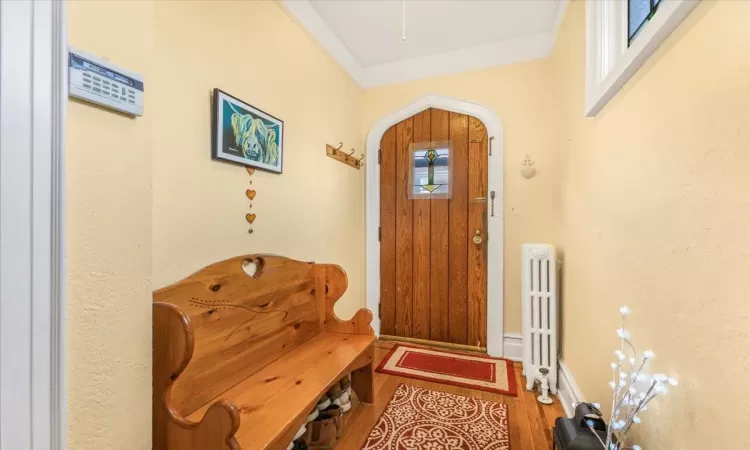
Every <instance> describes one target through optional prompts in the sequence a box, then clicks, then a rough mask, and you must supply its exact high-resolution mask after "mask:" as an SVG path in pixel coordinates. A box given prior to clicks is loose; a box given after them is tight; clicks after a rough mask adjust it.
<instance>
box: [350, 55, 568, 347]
mask: <svg viewBox="0 0 750 450" xmlns="http://www.w3.org/2000/svg"><path fill="white" fill-rule="evenodd" d="M427 94H438V95H444V96H447V97H455V98H459V99H461V100H466V101H472V102H477V103H481V104H483V105H485V106H487V107H489V108H491V109H493V110H494V111H495V112H496V113H497V114H498V116H499V117H500V120H501V121H502V122H503V127H504V134H505V138H504V142H503V146H504V156H503V163H504V165H505V175H504V186H503V189H504V197H505V204H504V208H503V209H504V211H503V214H504V216H503V220H504V226H505V236H504V241H503V245H504V247H505V249H504V258H505V260H504V265H505V274H504V275H505V280H504V282H505V289H504V292H505V299H504V301H505V305H504V313H505V314H504V322H505V324H504V325H505V326H504V331H505V332H506V333H509V332H510V333H514V332H515V333H520V331H521V244H523V243H525V242H549V243H554V242H555V241H556V239H557V234H556V232H557V230H558V228H559V227H558V223H559V221H560V219H559V202H558V195H557V189H558V187H559V174H560V170H559V163H558V161H557V159H558V158H559V151H558V149H557V147H555V144H556V142H555V140H554V137H555V128H554V127H555V122H554V121H553V119H554V117H553V110H552V108H551V107H550V106H551V105H552V104H553V103H552V101H551V98H552V84H551V79H550V70H549V63H548V62H546V61H534V62H528V63H521V64H514V65H511V66H505V67H499V68H492V69H485V70H480V71H475V72H467V73H462V74H457V75H449V76H444V77H438V78H430V79H426V80H419V81H414V82H409V83H405V84H399V85H393V86H384V87H380V88H375V89H370V90H367V91H366V92H365V94H364V100H363V106H362V108H363V110H362V123H363V130H362V131H363V134H364V135H366V134H367V132H368V131H369V130H370V128H371V127H372V125H373V124H374V123H375V122H376V121H378V120H380V119H381V118H383V117H385V116H387V115H390V114H392V113H393V112H395V111H397V110H399V109H400V108H402V107H403V106H405V105H407V104H409V103H411V102H412V101H414V100H416V99H418V98H420V97H422V96H424V95H427ZM526 154H529V155H530V156H531V159H532V160H534V161H535V162H536V165H535V167H536V169H537V175H536V176H535V177H534V178H531V179H525V178H523V177H522V176H521V173H520V170H521V163H522V162H523V160H524V157H525V156H526ZM492 161H496V160H492V159H491V162H490V164H492ZM498 210H499V208H496V212H497V211H498ZM492 242H493V241H492V237H490V244H489V245H493V244H492ZM494 242H497V241H494ZM488 275H489V276H490V277H491V276H496V275H495V274H491V273H490V274H488ZM488 300H489V301H493V299H488Z"/></svg>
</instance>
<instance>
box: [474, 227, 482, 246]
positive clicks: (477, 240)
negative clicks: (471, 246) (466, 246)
mask: <svg viewBox="0 0 750 450" xmlns="http://www.w3.org/2000/svg"><path fill="white" fill-rule="evenodd" d="M471 240H472V241H474V243H475V244H476V245H481V244H482V232H481V231H480V230H479V229H478V228H477V231H476V234H475V235H474V237H473V238H472V239H471Z"/></svg>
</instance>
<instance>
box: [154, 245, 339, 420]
mask: <svg viewBox="0 0 750 450" xmlns="http://www.w3.org/2000/svg"><path fill="white" fill-rule="evenodd" d="M243 266H245V267H247V268H249V269H250V270H248V272H250V273H252V272H253V270H252V269H253V268H254V269H255V273H254V275H253V276H251V275H248V273H247V272H246V270H245V269H243ZM339 271H340V269H339ZM340 272H341V276H342V277H343V289H346V275H345V274H344V273H343V271H340ZM325 277H326V272H325V266H316V265H315V264H313V263H307V262H300V261H295V260H292V259H288V258H284V257H281V256H273V255H247V256H241V257H237V258H232V259H228V260H226V261H222V262H218V263H216V264H212V265H210V266H208V267H206V268H204V269H202V270H200V271H198V272H196V273H194V274H193V275H191V276H189V277H188V278H186V279H184V280H182V281H179V282H177V283H175V284H172V285H170V286H167V287H165V288H162V289H159V290H158V291H155V292H154V302H163V303H171V304H173V305H175V306H177V307H178V308H179V309H180V310H182V311H183V312H184V313H185V314H186V315H187V317H188V318H189V322H190V324H189V326H188V327H187V330H188V333H190V331H192V341H193V354H192V358H190V362H189V364H187V367H186V368H185V370H184V372H182V374H181V375H180V376H179V377H178V378H177V380H175V382H174V385H173V386H172V389H171V398H170V399H169V404H170V405H171V406H172V407H173V408H175V410H176V411H177V412H179V413H180V414H181V415H183V416H187V415H189V414H190V413H192V412H194V411H195V410H197V409H198V408H200V407H201V406H203V405H204V404H206V403H207V402H209V401H210V400H212V399H214V398H215V397H217V396H218V395H220V394H221V393H222V392H224V391H226V390H227V389H229V388H231V387H232V386H234V385H236V384H237V383H239V382H240V381H242V380H244V379H245V378H247V377H248V376H250V375H252V374H253V373H255V372H257V371H258V370H260V369H261V368H263V367H264V366H266V365H268V364H269V363H271V362H272V361H274V360H276V359H277V358H279V357H280V356H281V355H283V354H284V353H286V352H288V351H289V350H291V349H293V348H294V347H296V346H298V345H300V344H301V343H303V342H304V341H306V340H308V339H310V338H311V337H313V336H314V335H316V334H318V333H320V332H321V330H322V328H323V326H324V325H323V322H324V320H325V311H324V309H325V306H324V305H325V291H326V289H327V285H326V282H325ZM337 284H342V283H337ZM340 288H341V287H340V286H337V289H340ZM155 339H156V337H155ZM187 340H189V339H187ZM175 351H178V350H175ZM156 356H157V355H155V357H156Z"/></svg>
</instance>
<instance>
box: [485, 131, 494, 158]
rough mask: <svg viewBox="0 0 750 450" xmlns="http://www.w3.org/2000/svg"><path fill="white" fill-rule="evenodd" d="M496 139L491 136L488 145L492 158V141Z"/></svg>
mask: <svg viewBox="0 0 750 450" xmlns="http://www.w3.org/2000/svg"><path fill="white" fill-rule="evenodd" d="M494 139H495V136H490V143H489V144H488V145H487V147H488V148H489V150H490V156H492V141H493V140H494Z"/></svg>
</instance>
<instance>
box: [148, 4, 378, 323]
mask: <svg viewBox="0 0 750 450" xmlns="http://www.w3.org/2000/svg"><path fill="white" fill-rule="evenodd" d="M156 22H157V27H156V41H155V42H156V45H155V51H156V53H157V58H156V61H157V68H158V69H157V70H156V71H155V80H156V84H157V86H158V92H156V93H154V98H155V100H154V104H153V109H152V113H153V114H154V123H155V126H154V152H153V167H154V177H153V178H154V215H153V217H154V236H153V249H154V252H153V264H154V285H155V286H156V287H160V286H164V285H166V284H168V283H171V282H173V281H176V280H179V279H181V278H183V277H185V276H187V275H189V274H191V273H193V272H194V271H196V270H198V269H200V268H201V267H203V266H206V265H208V264H210V263H212V262H215V261H219V260H222V259H225V258H228V257H231V256H236V255H240V254H243V253H259V252H269V253H276V254H281V255H285V256H290V257H293V258H297V259H301V260H314V261H317V262H330V263H336V264H339V265H341V266H342V267H343V268H344V270H346V272H347V274H348V275H349V289H348V290H347V293H346V294H345V295H344V297H343V298H342V300H341V301H339V303H338V304H337V309H336V310H337V312H338V313H340V314H341V315H342V316H343V317H349V316H350V315H351V314H352V313H353V312H354V311H355V310H356V309H357V308H359V307H361V306H363V305H364V277H363V275H364V268H363V261H364V209H363V208H364V206H363V203H364V194H363V192H364V171H363V170H355V169H353V168H351V167H349V166H346V165H344V164H342V163H339V162H337V161H334V160H333V159H331V158H328V157H327V156H326V154H325V144H326V143H328V144H332V145H337V143H338V142H339V141H343V142H344V144H345V146H346V148H347V149H348V148H351V147H354V148H355V149H356V150H357V153H358V154H359V153H360V152H363V151H364V149H363V148H362V141H363V139H362V136H361V135H360V133H359V101H360V97H361V95H360V94H361V93H360V89H359V87H358V86H357V85H356V84H355V83H354V82H353V81H352V79H351V78H350V77H349V76H348V75H347V74H346V73H345V72H344V71H343V69H341V68H340V67H339V66H338V65H337V64H336V63H335V62H334V61H333V60H332V59H331V58H330V57H329V56H328V55H327V54H326V53H325V52H324V51H323V50H322V49H321V48H320V47H319V46H318V45H317V44H316V43H315V42H314V41H312V40H311V39H310V38H309V37H308V36H306V35H305V33H304V32H303V31H302V30H301V29H300V28H299V27H298V26H297V25H296V24H295V23H294V22H292V21H291V19H290V18H289V17H287V15H286V14H285V13H284V12H283V11H282V10H281V9H280V8H279V6H278V5H276V4H275V3H274V2H197V1H160V2H156ZM213 88H220V89H222V90H223V91H225V92H228V93H229V94H231V95H233V96H235V97H237V98H240V99H242V100H244V101H245V102H247V103H250V104H252V105H255V106H257V107H258V108H260V109H262V110H264V111H266V112H268V113H269V114H272V115H274V116H276V117H279V118H281V119H282V120H284V127H285V129H284V161H283V170H284V173H283V174H281V175H276V174H272V173H266V172H261V171H256V172H255V174H254V175H253V176H252V180H253V185H252V186H253V189H256V190H257V197H256V198H255V201H254V202H253V208H252V212H254V213H255V214H257V219H256V221H255V223H254V225H253V228H254V230H255V232H254V233H253V234H252V235H249V234H248V232H247V230H248V224H247V222H245V219H244V217H245V213H247V212H248V200H247V198H246V197H245V189H246V188H247V187H248V180H249V177H248V174H247V172H246V171H245V169H244V168H243V167H241V166H237V165H232V164H227V163H223V162H215V161H212V160H211V158H210V154H211V138H210V136H211V126H210V119H211V108H210V97H209V92H211V90H212V89H213Z"/></svg>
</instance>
